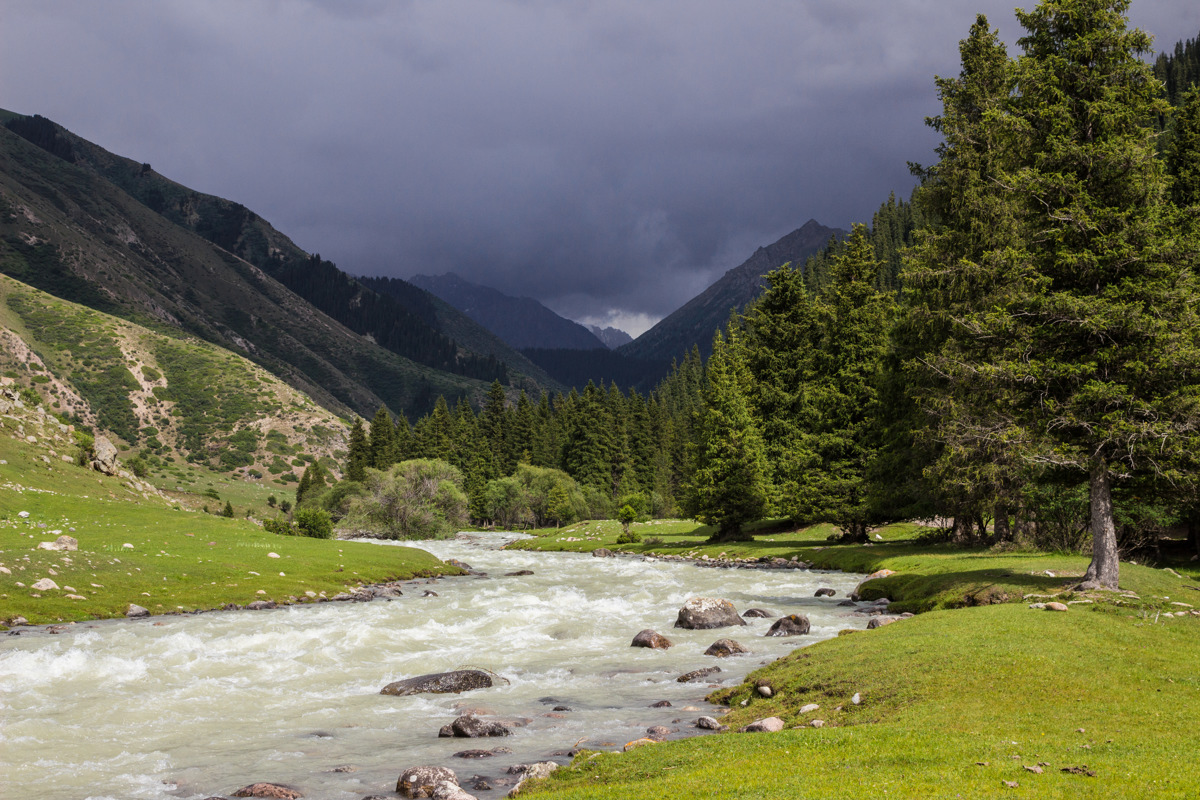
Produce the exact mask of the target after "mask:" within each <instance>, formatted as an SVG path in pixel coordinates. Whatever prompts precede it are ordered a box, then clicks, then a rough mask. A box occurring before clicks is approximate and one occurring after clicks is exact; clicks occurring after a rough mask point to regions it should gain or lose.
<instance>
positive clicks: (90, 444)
mask: <svg viewBox="0 0 1200 800" xmlns="http://www.w3.org/2000/svg"><path fill="white" fill-rule="evenodd" d="M75 444H77V445H78V449H76V451H75V463H76V464H77V465H78V466H81V467H86V466H87V465H88V464H90V463H91V462H92V457H93V456H94V455H96V439H95V437H94V436H92V435H91V434H90V433H84V432H83V431H75Z"/></svg>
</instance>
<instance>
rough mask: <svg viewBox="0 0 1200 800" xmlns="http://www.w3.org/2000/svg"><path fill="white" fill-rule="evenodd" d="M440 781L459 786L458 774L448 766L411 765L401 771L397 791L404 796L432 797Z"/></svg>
mask: <svg viewBox="0 0 1200 800" xmlns="http://www.w3.org/2000/svg"><path fill="white" fill-rule="evenodd" d="M439 783H452V784H454V785H455V786H458V776H457V775H455V774H454V770H452V769H447V768H446V767H409V768H408V769H406V770H404V772H401V773H400V778H399V779H398V780H397V781H396V792H397V793H398V794H400V795H402V796H404V797H432V796H433V790H434V788H435V787H436V786H437V785H438V784H439Z"/></svg>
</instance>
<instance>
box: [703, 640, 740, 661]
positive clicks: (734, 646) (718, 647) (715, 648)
mask: <svg viewBox="0 0 1200 800" xmlns="http://www.w3.org/2000/svg"><path fill="white" fill-rule="evenodd" d="M749 652H750V651H749V650H747V649H746V646H745V645H743V644H741V643H740V642H735V641H734V640H733V639H717V640H716V641H715V642H713V643H712V644H711V645H710V646H709V648H708V649H707V650H705V651H704V655H706V656H716V657H717V658H724V657H725V656H738V655H742V654H743V653H749Z"/></svg>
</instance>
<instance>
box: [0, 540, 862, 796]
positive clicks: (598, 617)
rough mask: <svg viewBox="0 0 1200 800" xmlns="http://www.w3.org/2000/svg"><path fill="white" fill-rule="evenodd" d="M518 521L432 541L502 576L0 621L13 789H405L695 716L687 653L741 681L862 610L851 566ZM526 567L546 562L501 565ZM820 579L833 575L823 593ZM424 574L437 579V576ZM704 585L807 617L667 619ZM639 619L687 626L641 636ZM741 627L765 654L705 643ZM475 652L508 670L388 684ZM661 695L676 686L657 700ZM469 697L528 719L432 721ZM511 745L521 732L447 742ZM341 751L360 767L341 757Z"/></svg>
mask: <svg viewBox="0 0 1200 800" xmlns="http://www.w3.org/2000/svg"><path fill="white" fill-rule="evenodd" d="M510 538H511V537H510ZM503 541H505V540H504V539H501V538H499V537H496V536H492V535H480V534H472V535H462V536H460V537H459V538H458V539H455V540H451V541H443V542H431V543H429V542H426V543H422V547H423V548H424V549H427V550H429V551H431V552H433V553H434V554H435V555H437V556H438V557H440V558H458V559H461V560H463V561H465V562H467V563H469V564H470V565H471V566H472V567H474V568H475V569H476V570H479V571H483V572H487V573H488V576H487V577H465V578H451V579H444V580H441V581H438V582H436V583H435V584H432V585H425V584H424V583H420V584H413V585H411V586H407V585H406V586H405V587H404V596H403V597H401V598H396V599H394V600H391V601H383V600H376V601H373V602H370V603H346V602H342V603H324V604H319V605H305V606H293V607H290V608H281V609H277V610H274V611H257V612H252V611H243V612H230V613H212V614H200V615H192V616H181V617H155V618H152V619H150V620H137V621H130V622H126V621H111V622H96V623H89V624H79V625H75V626H71V627H70V629H69V632H67V633H62V634H59V635H48V634H45V633H41V632H35V633H27V634H25V635H22V636H5V637H2V638H0V797H4V798H12V799H13V800H18V799H23V798H34V797H37V798H40V799H41V800H82V799H83V798H96V799H97V800H98V799H99V798H119V799H120V800H143V799H146V800H151V799H153V800H158V799H159V798H173V799H175V800H193V799H194V798H204V797H209V796H211V795H224V794H231V793H233V792H234V791H236V790H237V789H238V788H239V787H241V786H244V785H246V784H249V783H254V782H258V781H269V782H273V783H282V784H285V785H289V786H292V787H294V788H297V789H299V790H300V791H302V792H303V793H304V795H305V797H308V798H327V799H328V800H359V798H361V797H363V796H365V795H370V794H374V793H380V794H391V793H392V792H393V791H394V790H395V784H396V778H397V776H398V775H399V773H400V772H401V771H402V770H404V769H405V768H407V767H410V766H416V765H419V764H438V765H444V766H449V767H451V768H453V769H454V770H455V771H456V772H457V773H458V775H459V777H460V780H463V779H467V778H471V777H472V776H475V775H483V776H486V777H488V778H490V779H491V780H492V782H493V783H496V781H497V779H500V780H503V779H505V778H506V777H508V776H506V775H505V774H504V772H505V768H506V767H508V766H510V765H512V764H515V763H527V762H530V761H541V760H547V759H549V758H550V756H551V754H552V753H554V752H555V751H565V750H568V749H570V748H571V747H572V746H574V745H576V744H577V743H582V746H585V747H590V748H595V749H618V748H619V747H620V746H621V745H623V744H624V743H625V742H627V741H630V740H632V739H637V738H639V737H641V736H643V735H645V732H646V728H647V727H648V726H651V725H666V726H668V727H670V728H672V729H679V732H678V733H677V734H675V735H676V736H682V735H691V734H692V733H694V732H695V731H694V729H693V727H692V723H693V721H694V720H695V719H696V718H697V717H698V716H700V715H702V714H713V713H715V709H714V707H713V706H711V705H709V704H707V703H706V702H705V701H704V699H703V698H704V695H705V694H706V693H707V692H709V691H710V689H709V688H708V684H707V683H699V684H697V683H678V682H676V680H675V678H676V677H678V676H679V675H680V674H682V673H684V672H688V671H690V670H693V669H697V668H700V667H706V666H714V665H716V666H720V667H721V668H722V669H723V670H724V672H722V673H721V674H720V675H717V676H715V678H717V679H721V680H722V681H723V682H724V683H727V684H728V683H732V682H736V681H740V679H741V678H742V677H743V676H744V675H745V674H746V673H748V672H750V671H751V670H753V669H755V668H757V667H758V666H759V665H761V664H763V663H765V662H767V661H769V660H772V659H775V658H778V657H779V656H782V655H785V654H786V653H789V652H791V651H792V650H793V649H795V648H796V647H800V646H803V645H806V644H811V643H813V642H814V641H819V640H820V639H824V638H828V637H830V636H833V635H836V633H837V631H838V630H840V629H842V628H862V627H865V625H866V618H865V617H859V616H854V615H852V613H851V612H852V611H853V609H848V608H843V607H839V606H838V605H837V603H838V601H840V600H842V599H844V598H845V596H846V594H847V593H848V592H849V591H850V590H851V589H853V587H854V586H855V584H856V583H857V581H858V580H859V578H860V576H856V575H850V574H843V573H830V572H816V571H812V572H810V571H806V570H778V571H775V570H741V569H706V568H698V567H696V566H694V565H691V564H687V563H680V562H664V561H651V560H641V559H636V558H604V559H601V558H592V557H591V556H589V555H579V554H550V553H527V552H520V551H512V550H502V549H499V545H500V544H501V543H503ZM519 570H532V571H533V573H534V574H533V575H525V576H513V577H507V576H505V575H504V573H506V572H514V571H519ZM821 586H828V587H831V588H833V589H836V590H837V596H836V597H834V598H815V597H813V592H814V591H815V590H816V589H817V588H818V587H821ZM427 589H432V590H434V591H436V593H437V596H436V597H434V596H429V597H426V596H423V595H424V591H425V590H427ZM696 596H711V597H724V598H727V599H729V600H731V601H733V603H734V604H735V605H736V606H737V608H738V610H739V611H745V610H746V609H748V608H753V607H760V608H766V609H769V610H771V611H773V612H776V613H779V614H788V613H797V612H799V613H804V614H807V615H808V617H809V618H810V620H811V622H812V632H811V634H810V635H808V636H800V637H792V638H767V637H765V636H764V634H765V633H766V630H767V628H768V627H769V625H770V623H771V620H769V619H751V620H748V622H749V623H750V624H749V626H747V627H738V628H727V629H722V630H716V631H713V630H709V631H684V630H679V629H673V628H672V625H673V624H674V621H675V617H676V614H677V612H678V610H679V608H680V606H682V605H683V603H684V602H685V601H686V600H687V599H688V598H690V597H696ZM644 628H653V629H655V630H657V631H659V632H660V633H664V634H665V635H667V636H668V637H669V638H670V639H671V640H672V641H673V642H674V643H675V646H674V647H673V648H671V649H670V650H666V651H659V650H649V649H642V648H632V647H630V646H629V643H630V641H631V640H632V639H633V636H634V634H636V633H637V632H638V631H640V630H642V629H644ZM726 636H728V637H731V638H734V639H737V640H738V641H740V642H741V643H742V644H744V645H746V646H747V647H749V648H750V650H751V651H752V655H749V656H737V657H732V658H724V659H717V658H714V657H711V656H705V655H703V652H704V650H705V649H706V648H707V647H708V646H709V645H710V644H712V643H713V642H714V641H715V640H716V639H718V638H722V637H726ZM465 666H471V667H478V668H483V669H488V670H491V671H493V672H495V673H498V674H499V675H502V676H503V677H505V678H506V679H508V681H509V683H508V684H507V685H503V686H499V687H497V688H492V689H484V690H478V691H474V692H469V693H467V694H464V695H457V696H455V695H422V696H412V697H391V696H385V695H381V694H380V693H379V690H380V689H381V688H382V687H383V686H384V685H386V684H387V683H389V682H391V681H395V680H400V679H402V678H408V677H412V676H415V675H420V674H424V673H430V672H439V671H443V670H450V669H455V668H458V667H465ZM660 700H669V701H670V702H671V704H672V706H671V707H669V708H651V707H650V706H651V704H653V703H655V702H657V701H660ZM555 706H567V707H569V708H570V711H565V712H557V713H556V712H553V711H552V709H553V707H555ZM463 708H477V709H483V710H484V711H485V712H488V713H494V714H496V715H499V716H502V717H507V718H521V719H523V720H528V723H527V724H525V725H523V726H521V727H516V728H514V729H513V735H512V736H508V737H504V738H490V739H483V740H467V739H439V738H438V737H437V733H438V729H439V728H441V727H442V726H443V725H446V724H448V723H449V722H451V721H453V719H454V718H455V717H456V716H457V715H458V713H459V712H460V711H461V710H462V709H463ZM548 713H549V714H554V716H546V715H547V714H548ZM497 746H503V747H507V748H510V749H511V750H512V753H511V754H500V755H496V756H494V757H492V758H486V759H479V760H475V759H471V760H464V759H460V758H454V757H453V754H454V753H456V752H459V751H462V750H467V749H472V748H488V749H491V748H494V747H497ZM553 760H558V761H560V762H565V761H567V760H568V759H567V758H565V757H558V758H556V759H553ZM347 766H349V767H353V768H354V769H353V771H341V772H334V771H333V770H334V769H335V768H338V767H347ZM463 782H464V784H466V783H467V781H466V780H463ZM504 791H507V787H504V786H500V785H497V787H496V790H495V791H493V792H487V791H483V792H473V793H475V794H478V795H479V796H480V797H481V798H486V797H495V796H499V795H500V794H501V793H502V792H504Z"/></svg>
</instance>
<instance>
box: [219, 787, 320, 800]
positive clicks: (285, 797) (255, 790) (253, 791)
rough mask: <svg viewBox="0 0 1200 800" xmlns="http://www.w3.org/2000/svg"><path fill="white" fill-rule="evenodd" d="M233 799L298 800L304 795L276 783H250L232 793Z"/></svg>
mask: <svg viewBox="0 0 1200 800" xmlns="http://www.w3.org/2000/svg"><path fill="white" fill-rule="evenodd" d="M233 796H234V797H269V798H274V800H298V798H301V797H304V795H302V794H300V792H297V791H296V790H295V789H289V788H288V787H286V786H280V785H279V784H277V783H252V784H250V785H249V786H243V787H242V788H241V789H238V790H237V791H236V792H234V793H233Z"/></svg>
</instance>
